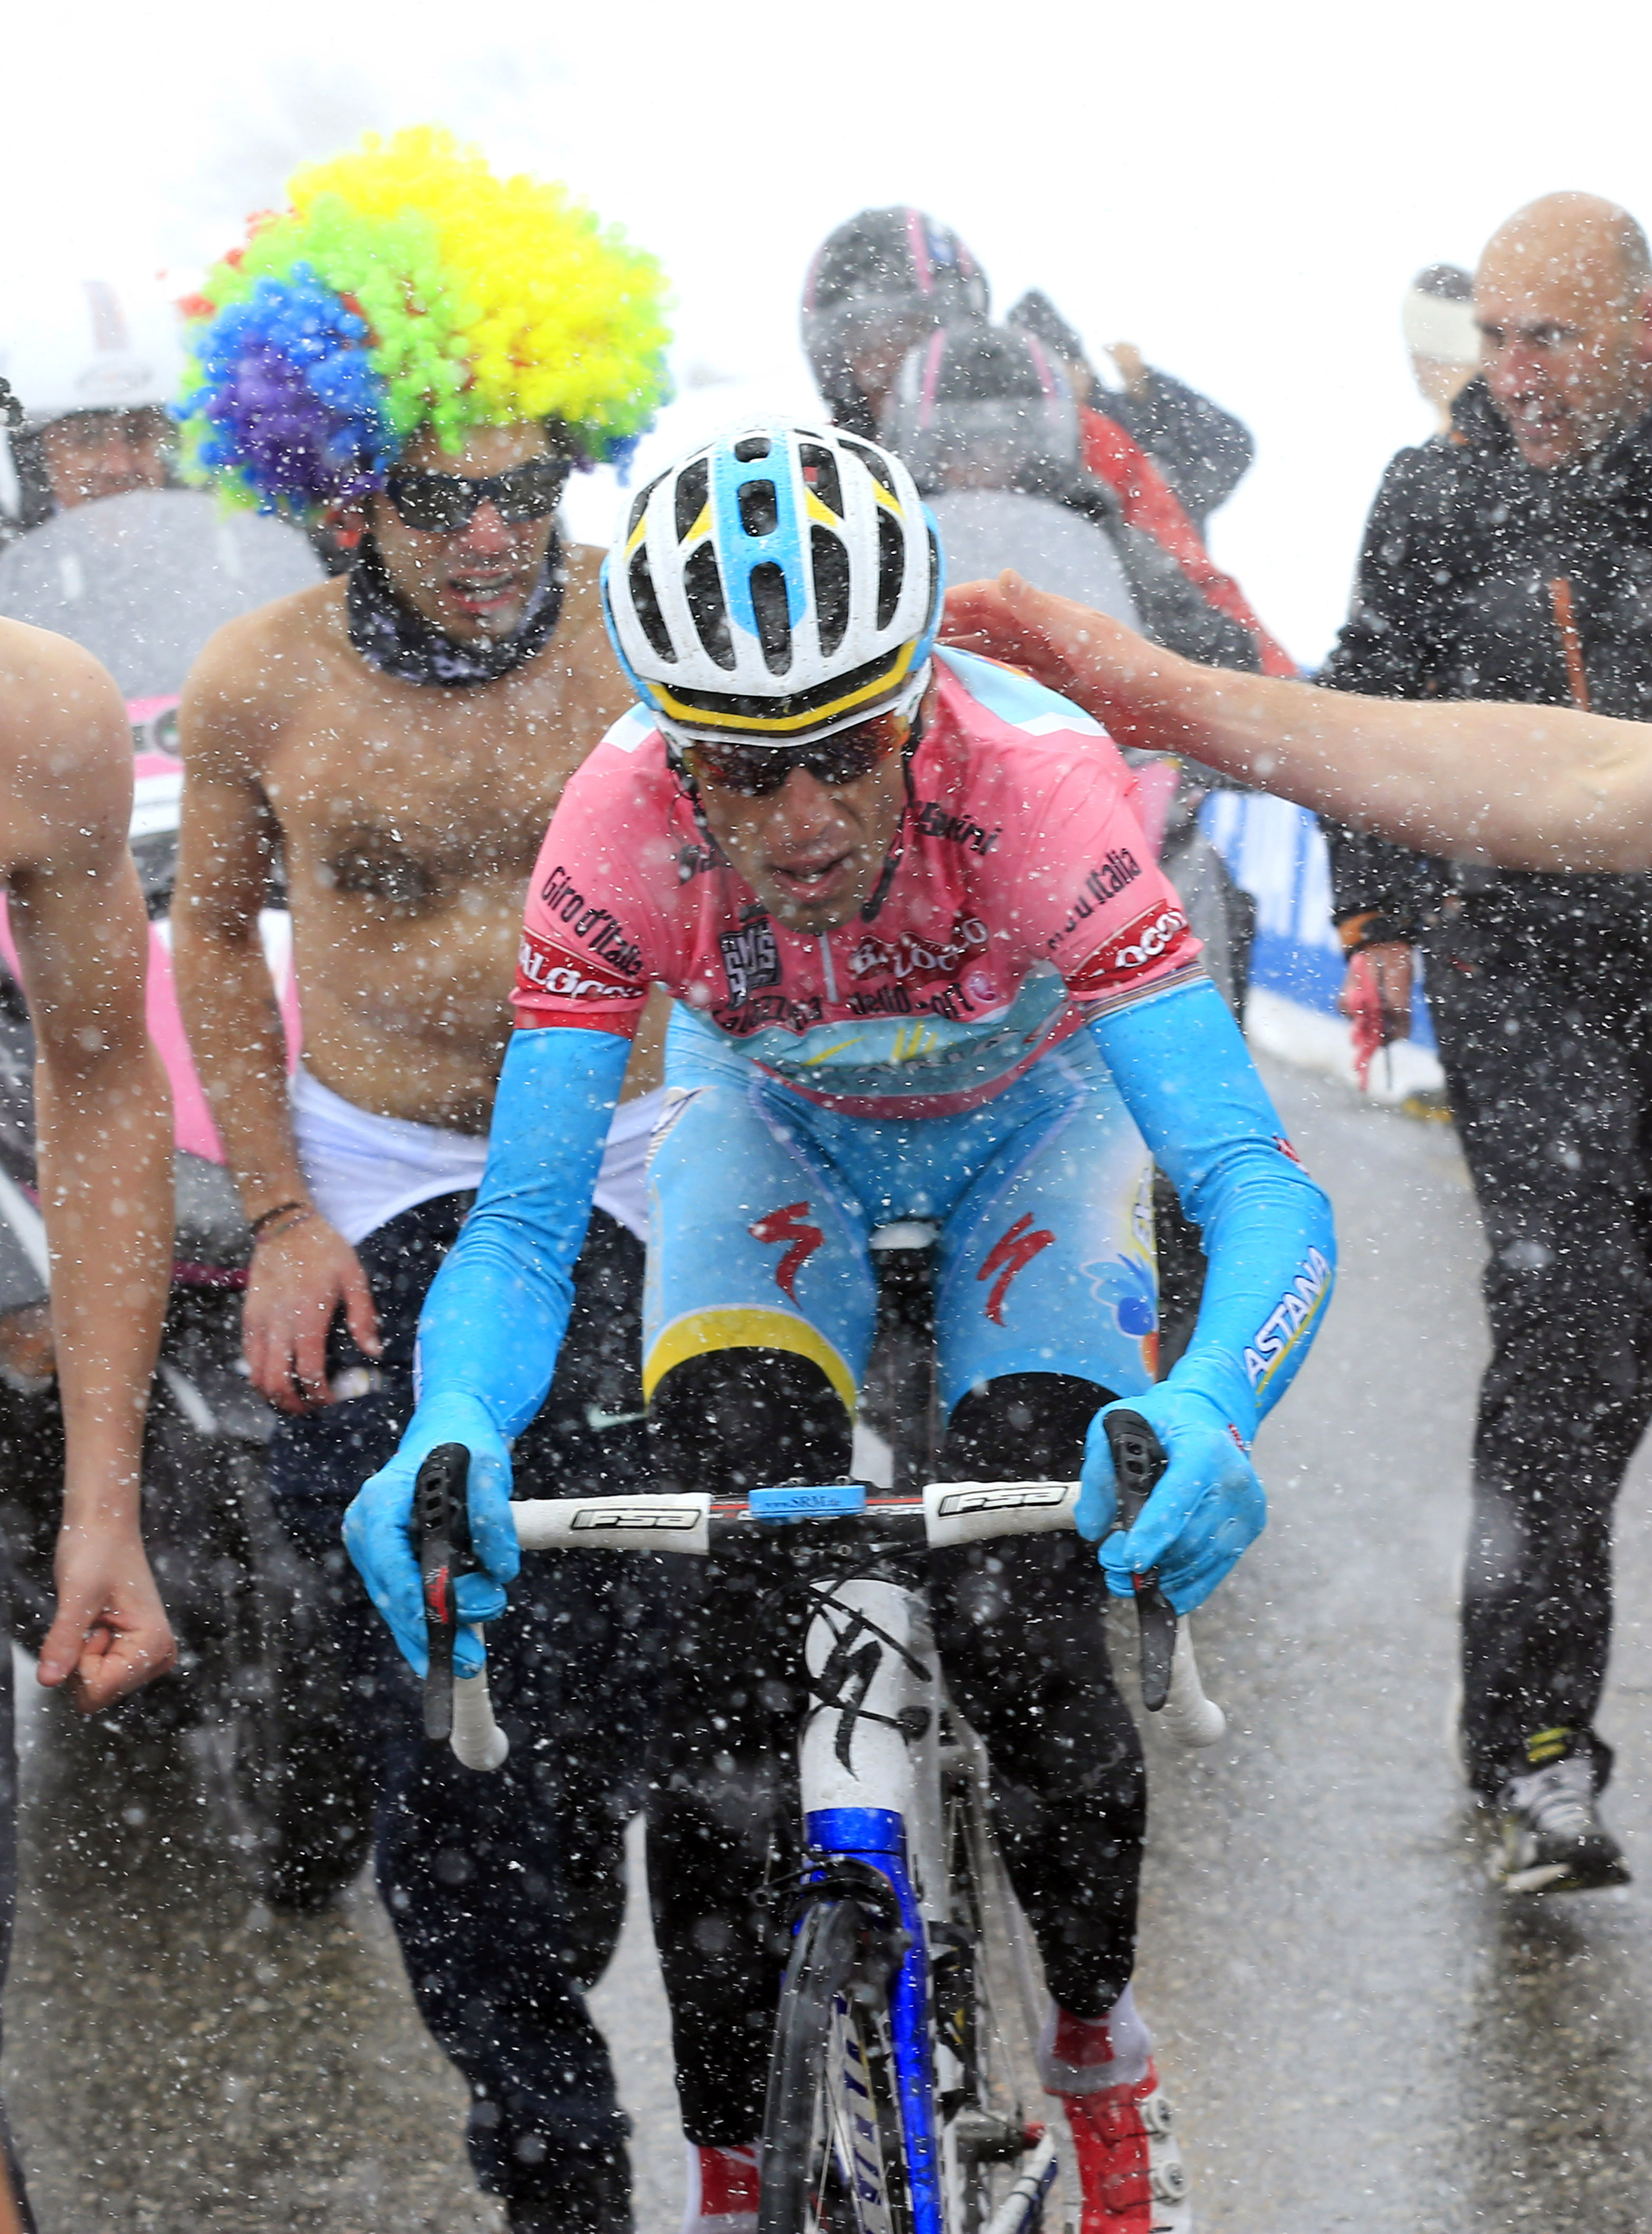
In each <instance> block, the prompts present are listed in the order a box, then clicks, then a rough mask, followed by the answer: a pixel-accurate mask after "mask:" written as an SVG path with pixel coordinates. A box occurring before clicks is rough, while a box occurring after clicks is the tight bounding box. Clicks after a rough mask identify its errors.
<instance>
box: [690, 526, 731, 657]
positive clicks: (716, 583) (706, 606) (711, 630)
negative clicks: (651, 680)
mask: <svg viewBox="0 0 1652 2234" xmlns="http://www.w3.org/2000/svg"><path fill="white" fill-rule="evenodd" d="M682 590H683V594H684V596H685V597H686V598H688V601H689V617H690V618H691V619H692V620H693V622H694V625H695V634H696V635H697V636H698V637H699V638H700V641H701V643H702V644H703V645H704V646H705V648H706V656H707V657H708V659H711V660H714V661H715V663H716V664H717V665H718V666H719V667H726V668H728V669H731V670H732V668H733V667H734V664H735V646H734V639H733V637H731V636H730V635H729V632H728V599H727V598H725V597H724V596H723V593H722V575H721V574H720V573H719V572H717V554H716V552H715V551H714V550H713V549H712V547H711V545H710V544H709V543H702V544H701V545H700V546H699V548H698V549H697V550H695V551H691V552H689V559H688V563H687V565H685V566H684V567H683V569H682Z"/></svg>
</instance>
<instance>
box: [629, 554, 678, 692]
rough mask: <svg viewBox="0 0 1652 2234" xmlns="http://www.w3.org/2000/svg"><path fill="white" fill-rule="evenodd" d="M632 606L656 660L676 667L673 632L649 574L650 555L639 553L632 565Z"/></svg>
mask: <svg viewBox="0 0 1652 2234" xmlns="http://www.w3.org/2000/svg"><path fill="white" fill-rule="evenodd" d="M629 578H630V588H631V604H632V605H633V607H634V608H635V610H636V613H637V620H638V621H639V623H640V624H641V625H642V630H643V635H644V636H645V637H647V638H648V640H649V643H650V647H651V648H652V650H653V651H654V654H655V656H656V658H659V659H664V660H669V662H670V663H671V664H672V665H673V666H674V667H675V666H676V650H674V649H673V646H672V643H671V632H670V630H669V629H668V628H667V627H666V625H665V616H664V615H663V613H662V612H661V611H660V601H659V599H658V598H657V597H656V595H655V593H654V577H653V575H652V574H651V573H650V572H649V564H648V553H647V552H646V551H639V552H637V556H636V558H635V559H632V561H631V565H630V577H629Z"/></svg>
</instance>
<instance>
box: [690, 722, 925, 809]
mask: <svg viewBox="0 0 1652 2234" xmlns="http://www.w3.org/2000/svg"><path fill="white" fill-rule="evenodd" d="M913 728H914V722H913V718H912V716H911V715H910V714H897V713H885V714H874V715H872V719H871V720H870V721H869V722H856V723H855V725H854V727H853V728H850V729H839V730H837V731H835V732H834V733H833V735H831V736H829V737H822V738H821V739H820V741H819V743H818V744H813V745H737V744H733V743H728V742H725V741H724V740H723V739H722V738H721V737H719V738H717V739H716V740H715V741H712V740H710V739H708V738H706V737H695V740H694V741H693V742H692V743H691V744H690V743H685V744H684V745H683V747H682V757H683V760H684V761H685V762H686V763H687V765H688V769H689V774H690V775H692V776H693V778H694V780H695V782H696V783H705V784H710V785H711V786H712V787H714V788H715V789H716V790H718V791H737V792H740V793H741V794H743V796H744V797H746V798H748V799H767V798H769V797H770V796H771V795H772V794H774V793H775V792H777V791H779V790H780V788H781V787H782V786H783V785H784V784H785V782H786V781H787V777H788V776H789V775H790V774H791V773H792V771H793V768H805V769H806V770H807V772H808V773H809V774H810V775H812V776H813V778H814V780H815V781H816V782H817V783H824V784H826V785H827V786H828V787H834V788H835V787H837V786H839V785H841V784H846V783H856V782H858V781H859V779H860V778H861V777H862V776H863V775H870V774H872V770H873V769H874V768H876V767H877V766H878V763H879V762H880V761H886V760H887V759H888V758H889V755H890V754H891V753H893V752H898V751H899V750H900V748H901V747H902V746H903V745H904V744H905V743H906V742H907V741H908V740H909V739H910V738H911V735H912V730H913Z"/></svg>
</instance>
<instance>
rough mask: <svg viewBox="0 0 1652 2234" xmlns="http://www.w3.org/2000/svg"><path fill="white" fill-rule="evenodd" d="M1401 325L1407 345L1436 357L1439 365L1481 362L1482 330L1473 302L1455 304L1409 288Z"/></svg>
mask: <svg viewBox="0 0 1652 2234" xmlns="http://www.w3.org/2000/svg"><path fill="white" fill-rule="evenodd" d="M1400 327H1401V332H1402V333H1403V334H1404V335H1405V337H1406V346H1407V348H1408V349H1413V350H1414V351H1415V353H1416V355H1417V356H1427V357H1433V359H1434V361H1435V363H1439V364H1478V363H1479V361H1480V330H1479V326H1478V325H1476V323H1474V305H1473V304H1472V303H1452V302H1448V301H1447V300H1446V297H1444V296H1443V295H1425V294H1424V293H1423V292H1422V291H1421V289H1420V288H1418V287H1412V288H1408V289H1407V292H1406V298H1405V301H1404V302H1403V303H1402V304H1401V306H1400Z"/></svg>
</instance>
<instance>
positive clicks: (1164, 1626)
mask: <svg viewBox="0 0 1652 2234" xmlns="http://www.w3.org/2000/svg"><path fill="white" fill-rule="evenodd" d="M1102 1425H1103V1426H1104V1427H1106V1429H1107V1447H1108V1448H1109V1450H1111V1452H1112V1453H1113V1473H1115V1474H1116V1475H1117V1477H1118V1482H1119V1526H1120V1528H1121V1529H1129V1528H1133V1527H1134V1526H1135V1525H1136V1523H1137V1521H1138V1520H1139V1519H1140V1518H1141V1511H1142V1507H1143V1506H1145V1505H1146V1502H1147V1499H1148V1498H1149V1497H1150V1496H1151V1495H1152V1492H1153V1487H1154V1485H1155V1484H1156V1483H1157V1481H1158V1480H1159V1476H1160V1475H1161V1474H1162V1473H1164V1471H1165V1468H1166V1466H1168V1465H1169V1464H1170V1460H1169V1459H1168V1457H1167V1456H1166V1452H1165V1447H1164V1445H1163V1444H1162V1443H1161V1442H1160V1441H1159V1438H1158V1436H1157V1435H1156V1434H1154V1433H1153V1431H1152V1427H1150V1426H1149V1425H1148V1423H1147V1421H1146V1420H1144V1419H1143V1418H1142V1416H1141V1414H1140V1413H1139V1412H1108V1413H1107V1414H1106V1415H1105V1416H1104V1418H1103V1421H1102ZM1131 1581H1132V1582H1133V1584H1134V1586H1135V1592H1136V1618H1137V1620H1138V1622H1139V1623H1140V1627H1141V1703H1142V1705H1143V1706H1144V1707H1146V1709H1147V1711H1148V1713H1149V1714H1150V1715H1156V1714H1157V1713H1158V1712H1159V1708H1161V1707H1162V1706H1163V1705H1164V1703H1165V1702H1166V1699H1168V1698H1169V1696H1170V1676H1171V1667H1172V1662H1174V1660H1175V1657H1176V1609H1175V1607H1174V1606H1173V1605H1172V1604H1171V1602H1170V1600H1169V1599H1168V1598H1167V1597H1166V1596H1165V1593H1164V1591H1163V1589H1162V1588H1161V1587H1160V1584H1159V1570H1158V1568H1157V1567H1152V1568H1150V1569H1149V1570H1148V1571H1147V1572H1146V1574H1145V1575H1133V1576H1132V1577H1131Z"/></svg>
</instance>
